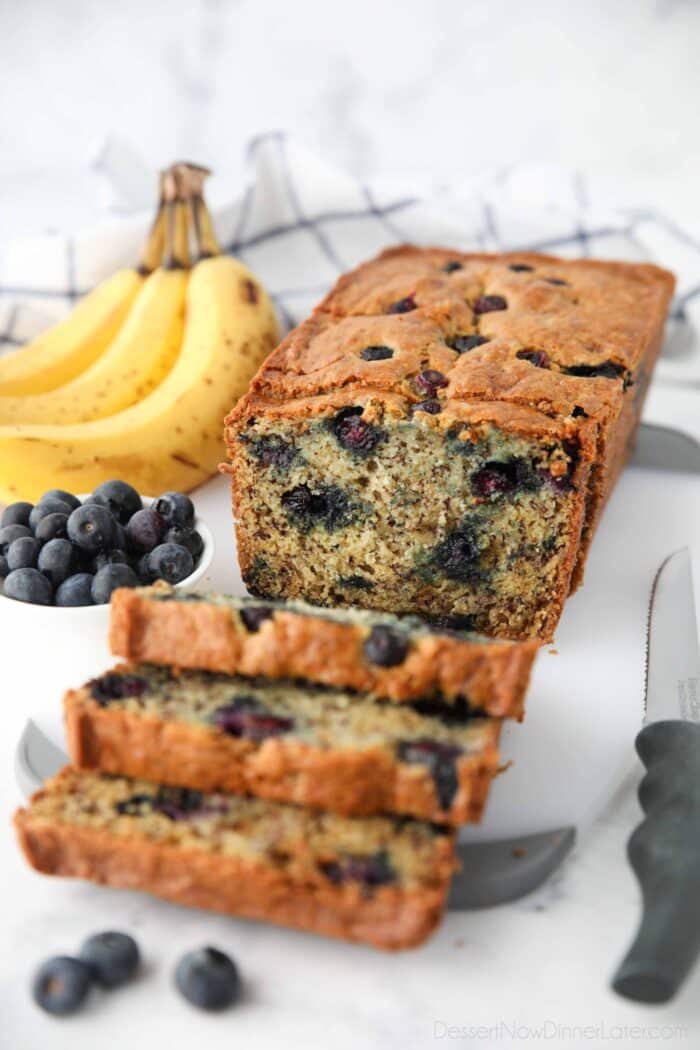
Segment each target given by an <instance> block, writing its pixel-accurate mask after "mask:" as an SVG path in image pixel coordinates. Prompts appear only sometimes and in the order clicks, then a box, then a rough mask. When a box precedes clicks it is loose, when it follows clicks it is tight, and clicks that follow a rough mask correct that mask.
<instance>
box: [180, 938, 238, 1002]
mask: <svg viewBox="0 0 700 1050" xmlns="http://www.w3.org/2000/svg"><path fill="white" fill-rule="evenodd" d="M175 985H176V987H177V989H178V991H179V992H181V993H182V995H184V997H185V999H187V1001H188V1002H190V1003H192V1004H193V1006H199V1007H201V1008H202V1009H203V1010H223V1009H224V1008H225V1007H227V1006H231V1005H232V1004H233V1003H235V1002H236V1000H237V999H238V997H239V995H240V991H241V979H240V977H239V975H238V969H237V967H236V964H235V963H234V962H233V960H232V959H230V958H229V956H228V955H226V954H225V953H224V952H221V951H219V950H218V948H199V949H198V950H197V951H193V952H188V953H187V955H183V957H182V958H181V959H180V962H179V963H178V964H177V969H176V970H175Z"/></svg>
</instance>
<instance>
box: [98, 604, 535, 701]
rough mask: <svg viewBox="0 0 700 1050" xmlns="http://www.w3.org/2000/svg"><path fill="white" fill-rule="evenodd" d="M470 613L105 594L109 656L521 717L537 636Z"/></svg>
mask: <svg viewBox="0 0 700 1050" xmlns="http://www.w3.org/2000/svg"><path fill="white" fill-rule="evenodd" d="M468 623H469V620H468V618H466V617H464V618H461V619H460V618H459V617H442V618H440V619H439V620H437V621H436V622H433V623H431V622H429V621H426V620H424V619H420V618H419V617H414V616H404V617H396V616H392V615H391V614H390V613H376V612H369V611H365V610H362V609H356V608H354V609H335V608H332V609H331V608H320V607H319V606H312V605H308V604H306V603H304V602H297V601H294V602H291V601H290V602H283V601H264V602H263V601H260V600H259V599H252V598H242V597H234V596H231V595H224V594H214V593H193V592H185V591H182V590H175V589H174V588H172V587H169V586H168V585H167V584H164V583H158V584H155V585H154V586H153V587H145V588H125V589H123V590H118V591H116V592H115V593H114V595H113V596H112V607H111V627H110V644H111V647H112V651H113V652H114V654H115V655H117V656H121V657H123V658H125V659H127V660H131V661H139V662H142V663H160V664H165V665H171V666H179V667H186V668H193V669H200V670H205V671H215V672H221V673H226V674H242V675H247V676H258V675H264V676H266V677H269V678H303V679H306V680H307V681H310V682H316V683H319V684H322V685H326V686H332V687H336V688H344V689H353V690H356V691H358V692H364V693H368V694H371V695H373V696H376V697H381V698H386V699H389V700H394V701H398V702H402V701H407V702H411V701H416V700H426V701H427V700H432V701H434V702H435V706H439V704H440V702H443V701H444V702H447V703H448V704H451V705H453V704H454V703H458V704H462V705H463V706H464V705H466V706H469V707H470V708H471V709H477V710H483V711H485V712H487V713H488V714H490V715H494V716H497V717H504V716H515V717H521V716H522V710H523V701H524V696H525V690H526V688H527V683H528V679H529V675H530V669H531V667H532V662H533V660H534V658H535V654H536V652H537V649H538V647H539V646H538V643H537V642H535V641H525V642H509V641H503V640H494V639H489V638H485V637H483V636H481V635H478V634H475V633H472V632H470V631H468V630H466V629H463V628H465V627H466V626H467V624H468Z"/></svg>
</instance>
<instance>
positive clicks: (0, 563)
mask: <svg viewBox="0 0 700 1050" xmlns="http://www.w3.org/2000/svg"><path fill="white" fill-rule="evenodd" d="M9 571H10V567H9V565H8V564H7V558H6V557H5V555H4V554H0V580H4V579H5V577H6V576H7V574H8V572H9Z"/></svg>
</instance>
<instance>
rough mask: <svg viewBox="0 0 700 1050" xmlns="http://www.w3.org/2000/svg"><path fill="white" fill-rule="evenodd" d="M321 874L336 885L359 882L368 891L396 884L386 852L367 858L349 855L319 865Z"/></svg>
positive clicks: (382, 851)
mask: <svg viewBox="0 0 700 1050" xmlns="http://www.w3.org/2000/svg"><path fill="white" fill-rule="evenodd" d="M321 870H322V871H323V874H324V875H325V876H326V877H327V878H328V879H330V881H331V882H333V883H335V884H336V885H341V884H342V883H343V882H361V883H362V884H363V885H364V886H366V887H367V888H368V889H373V888H374V887H376V886H387V885H389V884H390V883H392V882H396V872H395V871H394V868H393V867H392V865H391V863H390V862H389V857H388V854H387V852H386V850H378V851H377V852H376V853H372V854H370V855H369V856H365V855H361V854H359V855H358V854H350V855H348V856H346V857H342V858H341V859H339V860H334V861H327V862H326V863H324V864H321Z"/></svg>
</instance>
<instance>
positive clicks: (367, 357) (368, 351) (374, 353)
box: [360, 346, 394, 361]
mask: <svg viewBox="0 0 700 1050" xmlns="http://www.w3.org/2000/svg"><path fill="white" fill-rule="evenodd" d="M393 356H394V351H393V350H392V349H391V347H390V346H366V347H365V348H364V350H361V351H360V357H361V358H362V360H363V361H387V360H388V359H389V358H390V357H393Z"/></svg>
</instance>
